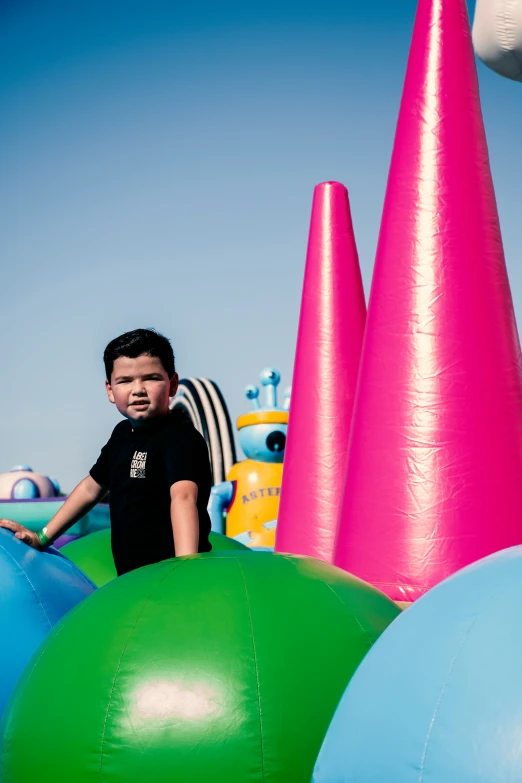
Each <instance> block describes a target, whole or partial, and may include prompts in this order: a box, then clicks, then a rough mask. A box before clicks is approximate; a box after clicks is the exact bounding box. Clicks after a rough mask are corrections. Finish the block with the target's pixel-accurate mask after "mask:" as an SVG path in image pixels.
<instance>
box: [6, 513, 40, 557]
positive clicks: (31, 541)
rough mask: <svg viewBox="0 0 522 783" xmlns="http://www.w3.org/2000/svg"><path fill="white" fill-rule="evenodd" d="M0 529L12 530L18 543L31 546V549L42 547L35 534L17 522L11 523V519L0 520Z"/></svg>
mask: <svg viewBox="0 0 522 783" xmlns="http://www.w3.org/2000/svg"><path fill="white" fill-rule="evenodd" d="M0 527H5V528H6V529H7V530H12V531H13V533H14V534H15V537H16V538H19V539H20V541H23V542H24V544H28V545H29V546H32V547H33V549H39V550H41V549H42V545H41V544H40V539H39V538H38V536H37V534H36V533H34V532H33V531H32V530H28V529H27V528H26V527H24V526H23V525H20V524H18V522H13V520H12V519H0Z"/></svg>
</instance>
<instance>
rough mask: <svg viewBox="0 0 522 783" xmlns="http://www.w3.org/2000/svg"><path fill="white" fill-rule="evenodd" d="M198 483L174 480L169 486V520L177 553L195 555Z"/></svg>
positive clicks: (197, 532)
mask: <svg viewBox="0 0 522 783" xmlns="http://www.w3.org/2000/svg"><path fill="white" fill-rule="evenodd" d="M197 502H198V485H197V484H196V483H195V482H194V481H176V483H175V484H172V486H171V488H170V521H171V523H172V533H173V535H174V549H175V550H176V556H178V555H196V554H197V552H198V546H199V514H198V506H197Z"/></svg>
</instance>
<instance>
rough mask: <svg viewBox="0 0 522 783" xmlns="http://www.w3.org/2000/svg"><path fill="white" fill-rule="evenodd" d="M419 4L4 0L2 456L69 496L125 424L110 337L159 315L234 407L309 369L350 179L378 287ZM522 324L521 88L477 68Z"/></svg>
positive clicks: (6, 463) (1, 462) (1, 466)
mask: <svg viewBox="0 0 522 783" xmlns="http://www.w3.org/2000/svg"><path fill="white" fill-rule="evenodd" d="M414 14H415V2H414V0H396V2H394V3H390V2H382V0H376V1H375V2H373V3H366V2H361V1H360V2H358V3H355V2H351V0H344V2H328V0H317V1H314V2H306V1H304V2H300V3H298V2H281V1H279V2H272V0H265V2H263V3H261V2H255V3H254V2H241V3H239V2H234V3H232V2H222V3H215V2H200V3H195V2H194V3H178V2H177V1H176V0H168V1H166V0H165V1H163V2H162V1H160V0H148V1H147V2H146V3H145V2H143V0H139V2H138V1H137V0H125V2H124V1H123V0H109V1H107V0H90V1H89V2H86V0H78V2H75V3H70V2H64V0H10V2H8V1H6V0H4V2H3V3H2V4H1V6H0V115H1V116H0V170H1V177H0V180H1V182H0V199H1V212H0V214H1V218H0V221H1V231H0V254H1V256H0V257H1V259H2V266H1V268H2V276H3V281H2V282H3V285H2V310H1V315H0V318H1V330H0V347H1V352H2V371H3V372H2V377H3V380H4V388H3V395H2V396H3V406H2V415H1V418H0V428H1V429H0V471H1V470H8V469H9V468H10V467H11V465H12V464H15V463H18V462H24V463H28V464H32V465H33V467H34V468H35V469H36V470H39V471H41V472H44V473H47V474H50V475H54V476H56V477H57V478H58V479H59V480H60V481H61V483H62V485H63V486H64V487H65V488H66V489H67V490H70V489H71V488H72V487H73V486H74V484H75V482H77V481H78V480H79V479H81V478H82V477H83V475H84V474H85V473H86V472H87V471H88V469H89V467H90V466H91V464H92V463H93V462H94V460H95V459H96V457H97V454H98V451H99V448H100V447H101V445H103V443H104V442H105V441H106V440H107V438H108V436H109V434H110V432H111V429H112V427H113V426H114V424H115V423H116V422H117V420H118V415H117V413H116V411H115V410H114V408H113V407H112V406H110V404H109V403H108V402H107V400H106V397H105V392H104V389H103V368H102V363H101V354H102V352H103V348H104V346H105V344H106V343H107V342H108V340H109V339H111V338H112V337H114V336H115V335H117V334H119V333H120V332H122V331H126V330H128V329H133V328H136V327H138V326H155V327H156V328H157V329H159V330H161V331H163V332H164V333H166V334H167V335H168V336H169V337H170V338H171V339H172V342H173V345H174V348H175V351H176V356H177V363H178V368H179V371H180V373H181V375H182V376H187V375H195V376H200V375H204V376H208V377H211V378H213V379H214V380H215V381H216V382H217V383H218V384H219V385H220V386H221V388H222V390H223V392H224V394H225V396H226V398H227V401H228V403H229V407H230V409H231V413H232V415H233V416H234V418H235V417H237V416H238V415H239V414H240V413H242V412H244V411H245V410H246V409H247V407H248V403H247V401H246V400H244V398H243V388H244V386H245V385H246V384H247V383H251V382H255V381H256V379H257V376H258V374H259V372H260V370H261V369H262V368H263V367H264V366H267V365H273V366H275V367H276V368H278V369H279V370H280V372H281V374H282V385H287V384H288V383H290V380H291V373H292V364H293V355H294V349H295V337H296V330H297V321H298V314H299V301H300V295H301V284H302V276H303V267H304V259H305V253H306V242H307V233H308V222H309V215H310V206H311V198H312V192H313V188H314V185H316V184H317V183H319V182H322V181H325V180H330V179H335V180H339V181H341V182H343V183H344V184H345V185H346V186H347V187H348V189H349V192H350V197H351V203H352V213H353V219H354V225H355V231H356V239H357V243H358V247H359V254H360V260H361V267H362V272H363V278H364V282H365V286H366V290H368V288H369V283H370V279H371V271H372V266H373V259H374V253H375V246H376V242H377V235H378V229H379V221H380V216H381V210H382V202H383V197H384V190H385V185H386V178H387V174H388V166H389V160H390V154H391V148H392V143H393V135H394V131H395V123H396V119H397V112H398V107H399V101H400V96H401V91H402V84H403V79H404V70H405V65H406V59H407V54H408V47H409V42H410V37H411V29H412V24H413V19H414ZM478 67H479V78H480V85H481V94H482V104H483V111H484V119H485V123H486V131H487V134H488V142H489V146H490V155H491V164H492V169H493V176H494V181H495V186H496V192H497V199H498V205H499V211H500V217H501V224H502V229H503V236H504V243H505V249H506V257H507V263H508V269H509V273H510V278H511V283H512V289H513V295H514V300H515V307H516V309H517V315H518V319H519V321H520V320H521V319H522V271H521V269H520V263H519V262H520V247H521V243H522V230H521V226H520V215H521V214H522V203H521V190H520V176H521V170H522V145H521V143H520V126H521V120H522V102H521V96H520V85H518V84H516V83H515V82H509V81H508V80H505V79H502V78H500V77H498V76H496V75H495V74H493V73H491V72H489V71H488V70H487V69H486V68H485V67H484V66H482V65H481V64H480V63H479V66H478Z"/></svg>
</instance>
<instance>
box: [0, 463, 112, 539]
mask: <svg viewBox="0 0 522 783" xmlns="http://www.w3.org/2000/svg"><path fill="white" fill-rule="evenodd" d="M106 494H107V490H106V489H105V487H102V486H101V485H100V484H98V482H97V481H95V480H94V479H93V478H92V476H87V477H86V478H84V479H83V481H80V483H79V484H78V486H77V487H76V488H75V489H73V491H72V492H71V494H70V495H69V497H68V498H67V499H66V501H65V503H64V504H63V506H61V507H60V509H59V510H58V511H57V512H56V514H55V515H54V517H53V518H52V519H51V521H50V522H49V523H48V524H47V525H46V526H45V531H46V532H45V534H46V536H47V538H48V539H49V544H51V543H52V542H53V541H54V540H55V539H57V538H58V537H59V536H60V535H62V534H63V533H65V531H66V530H68V529H69V528H70V527H71V526H72V525H74V523H75V522H77V521H78V520H79V519H81V518H82V517H83V516H85V514H87V512H88V511H90V510H91V508H94V506H95V505H96V503H99V502H100V500H102V499H103V498H104V497H105V495H106ZM0 527H5V528H7V529H8V530H12V531H13V533H14V534H15V535H16V537H17V538H19V539H20V540H21V541H24V542H25V543H26V544H29V546H32V547H34V548H35V549H42V548H43V547H42V544H41V542H40V539H39V538H38V533H35V532H33V531H32V530H28V529H27V528H26V527H24V526H23V525H20V524H18V522H13V521H12V520H10V519H0Z"/></svg>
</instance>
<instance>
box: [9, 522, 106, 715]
mask: <svg viewBox="0 0 522 783" xmlns="http://www.w3.org/2000/svg"><path fill="white" fill-rule="evenodd" d="M95 589H96V588H95V586H94V584H93V583H92V582H91V581H90V580H89V579H87V577H86V576H85V575H84V574H83V572H82V571H80V569H79V568H77V567H76V566H75V565H74V564H73V563H71V561H70V560H68V559H67V558H66V557H64V556H63V555H60V554H59V553H58V552H57V551H56V550H53V549H49V550H47V551H46V552H38V551H37V550H35V549H32V548H31V547H29V546H27V544H24V543H23V542H22V541H19V540H18V539H17V538H15V536H14V534H13V533H11V532H10V531H9V530H4V529H2V528H0V639H1V643H0V717H1V716H2V713H3V711H4V709H5V706H6V703H7V701H8V699H9V696H10V695H11V692H12V690H13V688H14V687H15V685H16V683H17V681H18V678H19V677H20V675H21V674H22V672H23V670H24V668H25V666H26V665H27V663H28V661H29V659H30V658H31V656H32V654H33V653H34V652H35V650H36V649H37V647H38V646H39V645H40V643H41V641H42V640H43V639H44V638H45V636H46V635H47V633H48V632H49V631H50V630H51V628H52V627H53V626H54V625H56V623H57V622H58V621H59V620H60V619H61V618H62V617H63V616H64V615H65V614H66V613H67V612H68V611H69V609H72V608H73V606H76V604H78V603H79V602H80V601H82V600H83V599H84V598H85V597H86V596H88V595H90V594H91V593H92V592H93V591H94V590H95Z"/></svg>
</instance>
